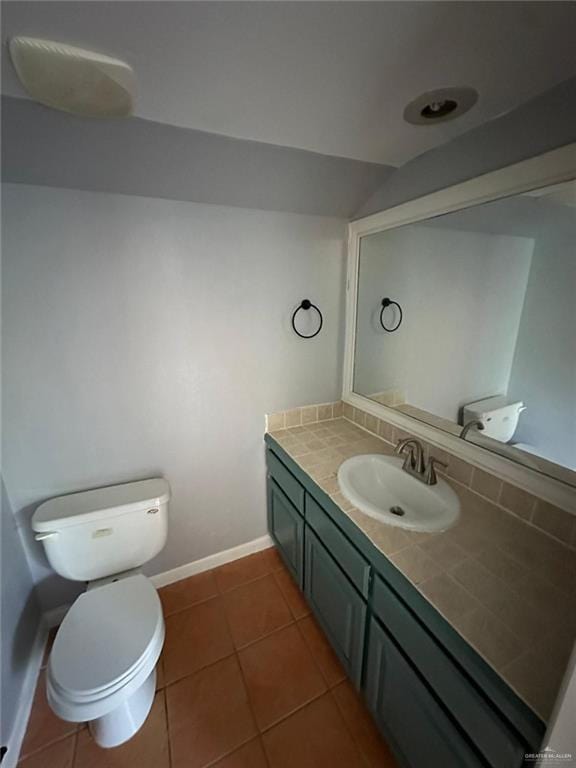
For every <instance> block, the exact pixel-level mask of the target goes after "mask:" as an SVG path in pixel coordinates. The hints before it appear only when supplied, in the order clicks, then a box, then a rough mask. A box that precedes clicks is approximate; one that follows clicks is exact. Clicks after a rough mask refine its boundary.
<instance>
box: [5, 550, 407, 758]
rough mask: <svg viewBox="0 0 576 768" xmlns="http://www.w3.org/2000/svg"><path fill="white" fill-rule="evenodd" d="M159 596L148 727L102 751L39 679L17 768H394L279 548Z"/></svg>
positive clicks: (181, 583) (166, 589)
mask: <svg viewBox="0 0 576 768" xmlns="http://www.w3.org/2000/svg"><path fill="white" fill-rule="evenodd" d="M160 598H161V600H162V605H163V608H164V614H165V616H166V643H165V645H164V650H163V652H162V657H161V659H160V663H159V665H158V670H157V672H158V683H157V688H158V690H157V693H156V699H155V701H154V705H153V708H152V711H151V713H150V715H149V716H148V719H147V721H146V723H145V724H144V726H143V728H142V729H141V730H140V731H139V732H138V734H137V735H136V736H135V737H134V738H133V739H131V740H130V741H129V742H127V743H126V744H124V745H123V746H121V747H118V748H116V749H111V750H104V749H100V748H99V747H97V746H96V744H95V743H94V741H93V740H92V738H91V736H90V734H89V731H88V729H87V728H86V727H84V726H82V725H79V726H77V725H75V724H73V723H65V722H63V721H62V720H59V719H58V718H57V717H56V716H55V715H54V714H53V713H52V711H51V710H50V708H49V706H48V703H47V702H46V697H45V693H44V672H42V674H41V677H40V680H39V684H38V689H37V692H36V697H35V700H34V705H33V707H32V714H31V717H30V722H29V724H28V730H27V733H26V737H25V739H24V744H23V747H22V756H21V761H20V763H19V766H20V767H21V768H129V767H130V768H132V767H133V766H138V768H206V767H207V766H212V767H213V768H396V763H395V762H394V759H393V757H392V755H391V753H390V751H389V750H388V747H387V746H386V744H385V743H384V742H383V741H382V739H381V737H380V736H379V734H378V731H377V730H376V728H375V726H374V724H373V722H372V720H371V718H370V715H369V714H368V712H367V711H366V709H365V707H364V704H363V703H362V701H361V699H360V698H359V696H358V695H357V693H356V692H355V690H354V688H353V687H352V685H351V684H350V683H349V682H348V680H347V679H346V677H345V675H344V672H343V669H342V667H341V666H340V663H339V661H338V659H337V658H336V656H335V655H334V652H333V651H332V649H331V648H330V646H329V644H328V642H327V640H326V638H325V637H324V635H323V633H322V631H321V630H320V628H319V626H318V624H317V623H316V622H315V620H314V619H313V618H312V616H311V615H310V611H309V610H308V606H307V604H306V601H305V600H304V597H303V596H302V594H301V592H300V590H299V589H298V588H297V587H296V585H295V584H294V582H293V581H292V578H291V576H290V575H289V573H288V571H286V570H285V568H284V567H283V565H282V563H281V561H280V559H279V557H278V554H277V553H276V551H275V550H274V549H268V550H265V551H263V552H259V553H257V554H255V555H250V556H249V557H245V558H243V559H242V560H236V561H235V562H233V563H229V564H228V565H224V566H222V567H221V568H217V569H216V570H214V571H208V572H206V573H201V574H199V575H197V576H192V577H191V578H190V579H184V580H183V581H179V582H177V583H176V584H171V585H170V586H168V587H164V588H163V589H161V590H160ZM46 661H47V655H46V656H45V659H44V663H45V662H46Z"/></svg>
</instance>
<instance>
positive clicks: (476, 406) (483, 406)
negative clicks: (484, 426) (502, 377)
mask: <svg viewBox="0 0 576 768" xmlns="http://www.w3.org/2000/svg"><path fill="white" fill-rule="evenodd" d="M523 407H524V403H523V402H522V400H512V399H511V398H509V397H507V396H506V395H496V396H494V397H487V398H485V399H484V400H476V402H474V403H468V405H465V406H464V410H465V411H466V412H467V413H469V414H473V415H474V416H478V417H480V416H485V415H486V414H488V413H491V412H492V411H498V410H500V409H501V408H510V409H511V410H513V409H519V408H523Z"/></svg>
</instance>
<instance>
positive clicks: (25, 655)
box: [0, 481, 41, 757]
mask: <svg viewBox="0 0 576 768" xmlns="http://www.w3.org/2000/svg"><path fill="white" fill-rule="evenodd" d="M1 484H2V489H1V494H2V495H1V506H2V510H1V512H2V517H1V527H2V535H1V536H0V539H1V544H2V546H1V549H0V559H1V572H0V583H1V587H2V595H1V603H2V610H1V614H0V624H1V626H2V642H1V644H0V645H1V649H2V653H1V660H2V666H1V675H0V677H1V680H2V686H1V687H2V696H1V698H0V743H1V744H3V745H7V746H8V750H9V752H10V753H12V751H13V750H14V749H15V746H16V745H15V744H14V743H13V741H12V736H13V733H14V730H15V728H16V726H17V723H16V715H17V710H18V705H19V704H20V699H21V694H22V689H23V687H24V685H25V681H26V676H27V672H28V664H29V661H30V655H31V653H32V648H33V646H34V642H35V640H36V636H37V633H38V630H39V627H40V620H41V614H40V606H39V605H38V601H37V599H36V595H35V593H34V584H33V581H32V576H31V574H30V569H29V567H28V563H27V562H26V556H25V554H24V549H23V547H22V542H21V540H20V536H19V533H18V530H17V527H16V525H15V522H16V521H15V519H14V516H13V515H12V513H11V510H10V506H9V504H8V500H7V498H6V494H5V490H4V482H3V481H1ZM9 757H11V754H10V755H9Z"/></svg>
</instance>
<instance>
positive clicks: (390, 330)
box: [380, 299, 404, 333]
mask: <svg viewBox="0 0 576 768" xmlns="http://www.w3.org/2000/svg"><path fill="white" fill-rule="evenodd" d="M392 305H394V306H395V307H397V308H398V312H399V314H400V318H399V319H398V322H397V323H396V325H395V326H394V328H387V327H386V326H385V325H384V310H385V309H386V307H391V306H392ZM403 317H404V315H403V313H402V307H401V306H400V304H398V302H397V301H392V299H382V309H381V310H380V325H381V326H382V328H384V330H385V331H388V333H394V331H397V330H398V328H400V326H401V325H402V320H403Z"/></svg>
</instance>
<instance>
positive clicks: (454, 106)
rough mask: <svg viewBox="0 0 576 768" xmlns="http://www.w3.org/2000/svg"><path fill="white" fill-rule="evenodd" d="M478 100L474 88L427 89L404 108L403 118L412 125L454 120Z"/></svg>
mask: <svg viewBox="0 0 576 768" xmlns="http://www.w3.org/2000/svg"><path fill="white" fill-rule="evenodd" d="M477 101H478V93H477V92H476V91H475V90H474V88H439V89H438V90H436V91H427V92H426V93H423V94H422V95H421V96H418V98H416V99H414V101H411V102H410V104H408V106H407V107H406V109H405V110H404V120H406V122H407V123H412V124H413V125H432V124H434V123H443V122H445V121H446V120H454V118H456V117H460V115H463V114H464V113H465V112H468V110H469V109H472V107H473V106H474V104H476V102H477Z"/></svg>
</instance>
